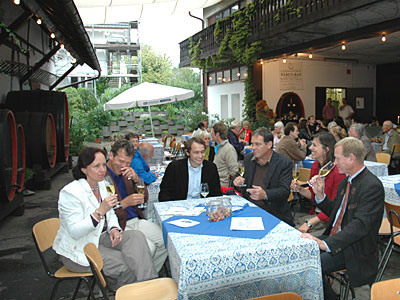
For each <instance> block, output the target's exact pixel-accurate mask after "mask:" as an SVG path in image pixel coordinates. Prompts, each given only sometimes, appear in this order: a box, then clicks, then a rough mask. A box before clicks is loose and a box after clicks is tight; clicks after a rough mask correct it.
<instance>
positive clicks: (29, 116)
mask: <svg viewBox="0 0 400 300" xmlns="http://www.w3.org/2000/svg"><path fill="white" fill-rule="evenodd" d="M15 119H16V121H17V122H18V123H20V124H22V126H23V128H24V130H25V145H26V149H28V152H27V153H26V166H27V167H28V168H31V169H38V168H41V169H49V168H53V167H54V166H55V164H56V155H57V141H56V127H55V124H54V118H53V115H52V114H49V113H36V112H16V113H15Z"/></svg>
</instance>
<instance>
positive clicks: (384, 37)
mask: <svg viewBox="0 0 400 300" xmlns="http://www.w3.org/2000/svg"><path fill="white" fill-rule="evenodd" d="M381 41H382V43H384V42H386V35H384V34H382V37H381Z"/></svg>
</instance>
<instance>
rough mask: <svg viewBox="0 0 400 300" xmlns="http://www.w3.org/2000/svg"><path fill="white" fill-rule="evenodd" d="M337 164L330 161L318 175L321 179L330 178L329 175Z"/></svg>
mask: <svg viewBox="0 0 400 300" xmlns="http://www.w3.org/2000/svg"><path fill="white" fill-rule="evenodd" d="M334 167H335V164H334V163H333V162H331V161H328V162H327V163H326V164H325V165H324V166H322V168H321V169H319V172H318V175H319V176H320V177H321V178H324V177H326V176H328V174H329V173H330V172H331V171H332V170H333V168H334Z"/></svg>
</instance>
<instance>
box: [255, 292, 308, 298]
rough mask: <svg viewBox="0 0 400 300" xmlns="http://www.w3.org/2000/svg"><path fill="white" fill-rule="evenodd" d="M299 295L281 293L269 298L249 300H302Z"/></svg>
mask: <svg viewBox="0 0 400 300" xmlns="http://www.w3.org/2000/svg"><path fill="white" fill-rule="evenodd" d="M302 299H303V298H301V297H300V296H299V295H298V294H296V293H292V292H286V293H280V294H274V295H268V296H262V297H257V298H252V299H249V300H302Z"/></svg>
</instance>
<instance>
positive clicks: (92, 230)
mask: <svg viewBox="0 0 400 300" xmlns="http://www.w3.org/2000/svg"><path fill="white" fill-rule="evenodd" d="M99 191H100V195H101V198H102V199H104V198H105V197H107V196H108V193H107V191H106V188H105V185H104V182H99ZM99 206H100V203H99V202H98V201H97V198H96V196H95V195H94V194H93V192H92V190H91V188H90V186H89V183H88V182H87V181H86V179H79V180H74V181H72V182H71V183H69V184H67V185H66V186H65V187H64V188H63V189H62V190H61V191H60V196H59V200H58V211H59V215H60V229H59V230H58V233H57V236H56V238H55V240H54V244H53V249H54V250H55V251H56V252H57V253H58V254H61V255H63V256H65V257H67V258H69V259H70V260H72V261H73V262H75V263H77V264H80V265H82V266H89V262H88V260H87V259H86V257H85V254H84V252H83V247H85V245H86V244H87V243H94V244H95V245H96V246H97V247H98V246H99V239H100V234H101V232H102V230H103V227H104V222H105V219H104V218H103V219H102V220H100V223H99V224H97V226H96V227H94V226H93V222H92V218H91V217H90V214H91V213H93V212H94V211H95V210H96V209H97V208H99ZM106 217H107V231H108V232H109V231H110V229H111V228H112V227H117V228H119V229H120V226H119V224H118V218H117V216H116V215H115V213H114V210H112V209H110V210H109V211H108V212H107V214H106Z"/></svg>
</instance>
